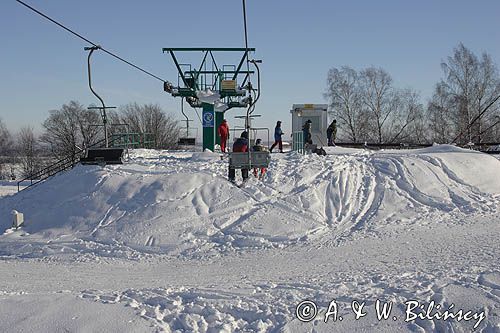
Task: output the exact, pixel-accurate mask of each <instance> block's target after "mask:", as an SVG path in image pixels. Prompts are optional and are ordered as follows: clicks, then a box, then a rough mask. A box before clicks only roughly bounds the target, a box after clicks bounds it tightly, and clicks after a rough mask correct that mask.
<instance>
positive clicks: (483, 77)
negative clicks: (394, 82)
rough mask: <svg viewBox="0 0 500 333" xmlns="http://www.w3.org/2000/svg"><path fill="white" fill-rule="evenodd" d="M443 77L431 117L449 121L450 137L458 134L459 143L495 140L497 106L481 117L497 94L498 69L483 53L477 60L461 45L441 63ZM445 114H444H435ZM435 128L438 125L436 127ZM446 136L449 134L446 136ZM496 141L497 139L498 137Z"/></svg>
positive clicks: (498, 83)
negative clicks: (486, 139) (487, 139)
mask: <svg viewBox="0 0 500 333" xmlns="http://www.w3.org/2000/svg"><path fill="white" fill-rule="evenodd" d="M441 66H442V68H443V72H444V78H443V79H442V80H441V81H440V82H439V83H438V85H436V91H435V93H434V96H433V99H432V101H431V103H430V104H429V109H428V112H429V113H430V114H431V115H432V116H431V118H433V119H437V120H439V118H440V117H444V118H446V119H449V120H450V124H449V126H450V127H451V132H452V133H451V134H452V135H451V137H448V138H447V139H448V141H451V140H452V138H453V137H454V136H456V135H459V139H458V142H461V143H465V142H470V141H475V142H481V141H483V138H485V137H487V138H491V139H493V138H494V135H492V134H493V133H495V132H494V131H495V129H494V127H492V126H491V125H492V124H493V123H494V121H495V120H494V119H495V117H496V115H498V110H499V108H498V106H497V105H495V106H493V107H492V108H491V109H490V110H488V113H485V114H482V111H483V110H484V109H485V107H486V106H487V105H488V104H490V103H491V101H492V100H494V99H495V97H497V96H498V95H499V94H500V79H499V75H498V70H497V68H496V66H495V64H494V63H493V61H492V59H491V57H490V56H489V55H488V54H486V53H483V54H482V57H481V58H478V57H477V56H476V55H475V54H474V53H473V52H472V51H470V50H469V49H468V48H466V47H465V46H464V45H463V44H462V43H460V44H459V45H458V46H457V47H456V48H455V49H454V50H453V55H452V56H450V57H448V59H447V61H446V62H443V63H442V64H441ZM439 112H441V113H442V112H444V115H438V114H436V113H439ZM436 127H437V126H436ZM443 134H444V133H442V131H441V133H440V135H438V136H442V135H443ZM447 135H449V133H447ZM497 139H499V138H497Z"/></svg>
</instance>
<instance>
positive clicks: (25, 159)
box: [0, 101, 180, 179]
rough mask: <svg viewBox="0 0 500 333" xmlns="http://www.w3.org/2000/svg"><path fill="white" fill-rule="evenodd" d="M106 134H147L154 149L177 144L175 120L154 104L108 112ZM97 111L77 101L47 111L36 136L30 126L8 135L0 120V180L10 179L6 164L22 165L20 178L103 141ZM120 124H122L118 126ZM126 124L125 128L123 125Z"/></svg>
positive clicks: (100, 120)
mask: <svg viewBox="0 0 500 333" xmlns="http://www.w3.org/2000/svg"><path fill="white" fill-rule="evenodd" d="M107 119H108V124H109V126H108V127H109V134H110V135H113V134H117V133H124V132H133V133H148V134H149V139H150V140H151V141H152V145H151V146H152V147H153V148H159V149H168V148H174V147H176V145H177V141H178V137H179V131H180V128H179V125H178V121H177V120H175V119H174V117H172V116H171V115H168V114H166V113H165V112H164V111H163V110H162V109H161V107H160V106H158V105H154V104H145V105H139V104H137V103H131V104H127V105H125V106H123V107H121V108H119V109H118V111H112V112H108V115H107ZM101 124H102V117H101V115H100V113H99V110H95V109H87V108H85V107H83V105H81V104H80V103H78V102H76V101H71V102H69V103H68V104H64V105H63V106H62V107H61V108H60V109H59V110H51V111H49V116H48V118H47V119H46V120H45V121H44V122H43V124H42V128H43V132H42V134H41V135H39V136H37V135H36V134H35V132H34V130H33V128H32V127H23V128H21V130H20V131H19V132H18V133H15V134H14V133H10V132H9V130H8V129H7V127H6V126H5V124H4V123H3V122H2V120H1V119H0V156H1V158H0V179H6V178H10V177H11V173H12V172H11V170H10V168H7V167H6V164H7V163H9V164H12V163H19V164H21V165H22V175H21V176H23V177H25V176H29V175H32V174H34V173H36V172H37V171H38V170H41V169H43V168H44V167H45V166H46V165H47V164H49V163H52V162H53V161H54V160H57V159H60V158H63V157H68V156H76V154H77V153H78V152H79V151H81V149H83V148H85V147H88V146H91V145H93V144H95V143H97V142H99V141H102V140H103V139H104V135H103V127H102V126H100V125H101ZM118 124H121V125H118ZM124 124H126V126H124Z"/></svg>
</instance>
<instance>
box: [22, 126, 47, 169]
mask: <svg viewBox="0 0 500 333" xmlns="http://www.w3.org/2000/svg"><path fill="white" fill-rule="evenodd" d="M17 153H18V156H19V158H20V161H21V164H22V166H23V177H29V176H31V175H33V174H35V173H36V172H37V171H39V170H40V169H41V160H40V156H39V144H38V140H37V138H36V136H35V134H34V132H33V128H32V127H23V128H21V130H20V131H19V134H18V139H17Z"/></svg>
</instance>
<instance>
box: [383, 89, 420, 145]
mask: <svg viewBox="0 0 500 333" xmlns="http://www.w3.org/2000/svg"><path fill="white" fill-rule="evenodd" d="M391 103H392V104H393V106H391V107H392V108H393V109H394V111H393V112H392V114H391V115H390V116H389V117H388V120H389V121H386V128H385V132H386V136H387V138H388V139H387V140H386V141H385V142H387V143H395V142H402V141H411V142H415V143H422V142H425V141H427V140H426V136H427V135H426V125H425V119H424V116H423V114H424V107H423V105H422V103H420V95H419V94H418V93H417V92H415V91H414V90H412V89H410V88H407V89H404V90H397V91H396V90H395V91H394V92H393V99H392V101H391Z"/></svg>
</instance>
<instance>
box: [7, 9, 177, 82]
mask: <svg viewBox="0 0 500 333" xmlns="http://www.w3.org/2000/svg"><path fill="white" fill-rule="evenodd" d="M16 1H17V2H18V3H20V4H21V5H23V6H25V7H27V8H28V9H30V10H32V11H33V12H35V13H37V14H38V15H40V16H42V17H44V18H45V19H47V20H49V21H51V22H52V23H54V24H56V25H58V26H59V27H61V28H63V29H64V30H66V31H68V32H69V33H71V34H73V35H75V36H76V37H78V38H80V39H82V40H84V41H85V42H87V43H89V44H91V45H93V46H95V47H98V48H99V49H100V50H102V51H103V52H105V53H107V54H109V55H110V56H112V57H114V58H116V59H118V60H120V61H122V62H124V63H126V64H127V65H129V66H132V67H134V68H135V69H138V70H140V71H141V72H143V73H145V74H147V75H149V76H151V77H153V78H155V79H157V80H160V81H162V82H164V83H165V82H168V83H170V82H169V81H166V80H164V79H162V78H160V77H159V76H156V75H154V74H153V73H151V72H148V71H147V70H145V69H142V68H141V67H139V66H137V65H134V64H133V63H131V62H130V61H127V60H125V59H123V58H122V57H120V56H118V55H116V54H115V53H113V52H111V51H108V50H106V49H105V48H103V47H102V46H100V45H98V44H96V43H94V42H92V41H91V40H89V39H88V38H85V37H83V36H82V35H80V34H79V33H77V32H75V31H73V30H71V29H70V28H68V27H66V26H64V25H63V24H61V23H59V22H57V21H56V20H54V19H52V18H50V17H49V16H47V15H45V14H44V13H42V12H41V11H39V10H37V9H36V8H33V7H32V6H30V5H28V4H27V3H25V2H23V1H21V0H16Z"/></svg>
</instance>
